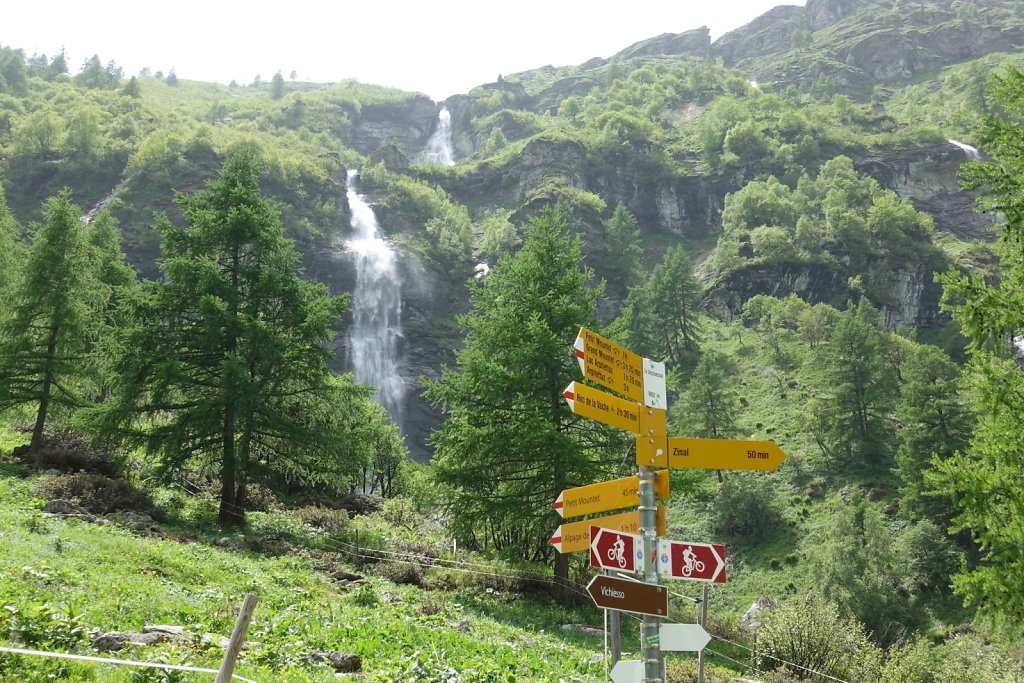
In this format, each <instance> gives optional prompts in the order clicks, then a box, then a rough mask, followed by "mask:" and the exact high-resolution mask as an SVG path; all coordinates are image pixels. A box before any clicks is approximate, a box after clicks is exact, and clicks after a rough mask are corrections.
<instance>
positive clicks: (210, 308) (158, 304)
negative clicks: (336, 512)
mask: <svg viewBox="0 0 1024 683" xmlns="http://www.w3.org/2000/svg"><path fill="white" fill-rule="evenodd" d="M258 170H259V168H258V163H257V161H256V160H255V158H254V157H253V156H252V155H251V154H248V153H241V154H238V155H236V156H234V157H232V158H230V159H229V160H228V161H227V162H226V163H225V165H224V167H223V169H222V171H221V174H220V176H219V177H218V178H217V179H216V180H214V181H212V182H210V183H209V184H208V185H207V187H206V189H205V190H203V191H201V192H199V193H197V194H196V195H193V196H184V195H178V197H177V202H178V204H179V205H180V206H181V208H182V211H183V213H184V215H185V217H186V220H187V222H188V226H187V227H185V228H184V229H179V228H176V227H174V226H173V225H171V224H170V222H169V221H167V220H166V219H163V220H161V221H160V222H159V224H158V225H157V229H158V230H159V231H160V232H161V233H163V236H164V243H163V248H162V261H161V268H162V270H163V272H164V279H163V280H162V281H161V282H158V283H151V284H150V286H149V289H148V291H147V292H146V296H145V298H144V299H143V300H142V301H140V302H139V304H138V306H137V308H136V310H135V311H134V316H135V317H136V319H137V321H138V322H137V324H135V325H133V326H131V327H129V328H128V329H126V331H125V333H124V336H123V338H122V339H121V341H120V348H121V349H123V353H122V355H121V356H120V357H119V358H118V359H117V364H116V365H117V370H118V373H117V375H118V379H117V382H118V383H117V385H116V387H115V391H114V394H113V396H112V398H111V401H110V402H109V405H107V406H105V407H104V408H103V409H102V410H101V411H100V412H99V413H98V423H97V426H98V427H99V428H100V430H101V431H103V432H105V433H108V434H115V435H116V436H117V437H119V438H120V439H121V440H124V441H127V442H128V443H134V444H138V445H144V446H146V447H147V448H148V449H149V450H150V451H151V452H152V453H154V454H156V455H157V456H158V457H159V458H160V461H161V462H162V464H163V465H164V467H165V469H166V470H168V471H175V470H177V469H180V468H181V467H182V466H185V465H186V464H195V463H201V464H205V465H208V466H210V467H212V470H213V471H215V472H216V473H217V474H218V475H219V479H220V484H221V497H220V512H219V515H218V520H219V521H220V523H222V524H225V525H236V524H241V523H243V522H244V519H245V517H244V515H245V508H246V488H247V484H248V481H249V478H250V476H252V475H254V473H257V472H266V471H268V470H269V471H272V472H278V473H285V474H291V475H293V476H298V477H302V476H313V475H314V474H315V470H316V469H317V468H323V469H325V470H326V469H332V468H333V466H334V465H335V464H337V463H332V462H331V461H330V459H329V458H330V457H331V456H330V453H333V451H334V450H335V449H334V448H332V446H334V445H337V444H336V441H337V440H338V439H340V438H341V436H340V434H339V429H340V425H339V424H338V420H336V419H333V418H332V417H331V416H332V415H340V414H341V413H343V410H344V409H343V405H344V399H345V398H346V396H349V397H354V398H358V396H360V395H363V396H364V395H365V394H359V392H358V391H356V390H355V389H353V388H352V385H351V383H350V382H344V383H343V386H341V387H340V389H341V391H339V386H338V384H337V382H336V381H335V380H334V379H333V375H332V373H330V372H329V371H328V369H327V366H326V362H327V359H328V356H329V354H330V352H329V351H328V350H327V349H326V348H324V346H323V344H324V343H325V342H326V341H328V340H329V339H330V338H331V337H332V336H333V333H334V325H335V324H336V322H337V320H338V318H339V316H340V315H341V314H342V313H343V312H344V310H345V307H346V305H347V297H330V296H328V295H327V293H326V291H325V288H324V287H323V286H322V285H316V284H312V283H307V282H304V281H303V280H301V279H300V278H299V272H300V265H299V257H298V253H297V252H296V250H295V249H294V247H293V246H292V244H291V242H289V241H288V240H286V239H285V238H284V237H283V235H282V229H281V225H280V222H279V219H278V215H277V211H276V208H275V207H274V205H273V204H272V203H271V202H270V201H269V200H267V199H266V198H264V197H263V196H262V195H261V193H260V189H259V178H258ZM337 450H341V449H340V448H339V449H337Z"/></svg>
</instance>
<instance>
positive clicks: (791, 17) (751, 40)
mask: <svg viewBox="0 0 1024 683" xmlns="http://www.w3.org/2000/svg"><path fill="white" fill-rule="evenodd" d="M806 27H807V20H806V10H805V8H803V7H799V6H797V5H782V6H780V7H776V8H774V9H771V10H768V11H767V12H765V13H764V14H762V15H761V16H759V17H758V18H757V19H754V20H753V21H752V22H750V23H749V24H747V25H746V26H743V27H741V28H738V29H736V30H735V31H729V32H728V33H726V34H724V35H723V36H722V37H720V38H719V39H718V40H716V41H715V42H714V43H713V44H712V46H711V54H712V55H713V56H714V57H721V58H722V61H723V62H724V63H725V65H726V66H728V67H734V66H736V65H737V64H739V63H740V62H742V61H744V60H745V59H748V58H751V57H757V56H760V55H763V54H766V53H773V52H786V51H788V50H789V48H790V45H791V43H792V37H793V31H796V30H798V29H804V28H806Z"/></svg>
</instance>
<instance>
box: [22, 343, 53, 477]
mask: <svg viewBox="0 0 1024 683" xmlns="http://www.w3.org/2000/svg"><path fill="white" fill-rule="evenodd" d="M59 331H60V328H59V327H58V326H57V325H51V326H50V338H49V339H48V340H47V342H46V358H45V359H44V360H43V362H44V363H45V365H44V366H43V367H45V368H46V369H45V370H44V371H43V392H42V394H41V395H40V397H39V410H38V411H37V412H36V424H35V426H34V427H33V428H32V441H31V442H30V443H29V447H28V452H29V453H31V454H32V455H33V458H34V459H35V460H36V462H38V457H36V453H38V451H39V448H40V447H41V446H42V445H43V428H44V427H45V426H46V413H47V411H49V409H50V389H51V387H52V386H53V359H54V357H56V355H57V335H58V333H59Z"/></svg>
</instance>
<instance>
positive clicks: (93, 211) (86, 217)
mask: <svg viewBox="0 0 1024 683" xmlns="http://www.w3.org/2000/svg"><path fill="white" fill-rule="evenodd" d="M131 180H132V179H131V178H130V177H129V178H125V179H124V180H122V181H121V182H119V183H118V184H117V186H116V187H115V188H114V189H113V190H111V191H110V192H108V193H107V194H105V195H104V196H103V198H102V199H100V200H99V201H98V202H96V203H95V204H93V205H92V206H91V207H90V208H89V210H88V211H86V212H85V213H83V214H82V216H81V220H82V222H83V223H92V221H93V219H94V218H96V216H97V215H99V212H100V211H102V210H103V209H104V208H106V206H107V204H109V203H110V202H111V201H113V200H114V199H115V198H116V197H117V196H118V195H119V194H121V192H122V191H123V190H124V188H125V187H127V186H128V183H129V182H131Z"/></svg>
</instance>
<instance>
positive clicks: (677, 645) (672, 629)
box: [661, 624, 711, 652]
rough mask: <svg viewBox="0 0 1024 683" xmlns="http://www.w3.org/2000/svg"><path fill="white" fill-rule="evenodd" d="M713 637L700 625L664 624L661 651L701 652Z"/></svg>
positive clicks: (662, 626)
mask: <svg viewBox="0 0 1024 683" xmlns="http://www.w3.org/2000/svg"><path fill="white" fill-rule="evenodd" d="M709 642H711V636H710V635H709V634H708V632H707V631H705V630H704V628H703V627H702V626H701V625H700V624H662V625H661V649H662V650H668V651H670V652H700V651H701V650H703V649H704V648H705V646H707V644H708V643H709Z"/></svg>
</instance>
